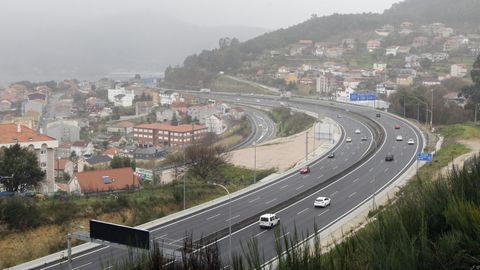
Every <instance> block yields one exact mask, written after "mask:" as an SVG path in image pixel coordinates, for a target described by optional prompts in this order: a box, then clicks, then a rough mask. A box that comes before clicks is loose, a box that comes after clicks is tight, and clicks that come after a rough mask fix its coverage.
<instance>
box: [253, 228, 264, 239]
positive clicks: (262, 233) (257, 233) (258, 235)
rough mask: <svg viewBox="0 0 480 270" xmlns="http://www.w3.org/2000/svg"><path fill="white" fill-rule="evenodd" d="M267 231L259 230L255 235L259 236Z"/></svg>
mask: <svg viewBox="0 0 480 270" xmlns="http://www.w3.org/2000/svg"><path fill="white" fill-rule="evenodd" d="M266 232H267V231H266V230H265V231H262V232H259V233H257V234H255V235H254V236H253V237H257V236H259V235H261V234H264V233H266ZM253 237H252V238H253Z"/></svg>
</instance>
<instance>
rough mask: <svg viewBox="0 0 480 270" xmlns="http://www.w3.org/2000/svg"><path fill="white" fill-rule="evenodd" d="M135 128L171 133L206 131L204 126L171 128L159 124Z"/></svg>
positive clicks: (170, 126)
mask: <svg viewBox="0 0 480 270" xmlns="http://www.w3.org/2000/svg"><path fill="white" fill-rule="evenodd" d="M135 127H136V128H145V129H157V130H167V131H171V132H189V131H192V129H193V130H202V129H206V128H207V127H206V126H203V125H187V124H185V125H178V126H172V125H168V124H160V123H153V124H143V125H139V126H135Z"/></svg>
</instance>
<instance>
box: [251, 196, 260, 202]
mask: <svg viewBox="0 0 480 270" xmlns="http://www.w3.org/2000/svg"><path fill="white" fill-rule="evenodd" d="M258 200H260V197H258V198H255V199H253V200H251V201H248V203H253V202H256V201H258Z"/></svg>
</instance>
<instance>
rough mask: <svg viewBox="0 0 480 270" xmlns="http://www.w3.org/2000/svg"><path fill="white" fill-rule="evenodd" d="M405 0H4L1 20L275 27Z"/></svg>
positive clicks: (0, 6)
mask: <svg viewBox="0 0 480 270" xmlns="http://www.w3.org/2000/svg"><path fill="white" fill-rule="evenodd" d="M396 2H400V1H399V0H333V1H332V0H328V1H327V0H1V3H0V21H4V20H9V24H14V23H15V22H17V23H27V22H30V21H31V20H39V19H40V20H41V19H42V17H45V16H48V17H50V18H51V16H54V17H58V18H71V19H74V18H75V17H76V16H81V17H83V18H85V17H89V16H98V15H104V14H112V13H114V14H115V13H124V12H132V11H142V12H152V11H155V12H158V13H163V14H168V15H171V16H173V17H176V18H178V19H181V20H183V21H186V22H189V23H192V24H195V25H199V26H225V25H242V26H255V27H262V28H267V29H270V30H274V29H277V28H285V27H288V26H291V25H294V24H297V23H300V22H302V21H304V20H306V19H307V18H309V17H310V15H311V14H313V13H316V14H317V15H319V16H321V15H329V14H332V13H359V12H382V11H383V10H385V9H387V8H389V7H390V6H391V5H392V4H393V3H396Z"/></svg>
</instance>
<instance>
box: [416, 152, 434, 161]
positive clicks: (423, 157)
mask: <svg viewBox="0 0 480 270" xmlns="http://www.w3.org/2000/svg"><path fill="white" fill-rule="evenodd" d="M432 159H433V156H432V153H418V154H417V160H420V161H432Z"/></svg>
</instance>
